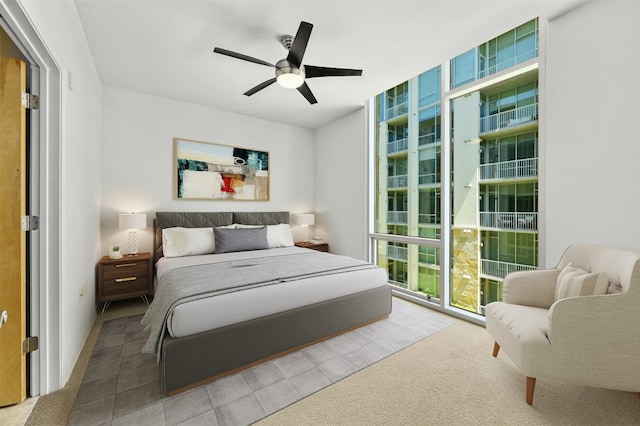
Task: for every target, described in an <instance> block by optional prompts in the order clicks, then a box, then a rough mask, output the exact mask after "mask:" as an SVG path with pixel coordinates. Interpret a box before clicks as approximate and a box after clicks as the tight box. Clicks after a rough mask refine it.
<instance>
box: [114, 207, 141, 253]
mask: <svg viewBox="0 0 640 426" xmlns="http://www.w3.org/2000/svg"><path fill="white" fill-rule="evenodd" d="M146 227H147V215H146V214H145V213H121V214H120V229H128V230H129V256H135V255H136V254H138V229H144V228H146Z"/></svg>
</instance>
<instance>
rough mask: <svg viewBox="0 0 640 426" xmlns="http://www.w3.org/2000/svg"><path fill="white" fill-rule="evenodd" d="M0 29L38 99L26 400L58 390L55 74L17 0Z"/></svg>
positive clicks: (3, 11)
mask: <svg viewBox="0 0 640 426" xmlns="http://www.w3.org/2000/svg"><path fill="white" fill-rule="evenodd" d="M0 26H2V27H3V29H4V30H5V31H6V32H7V34H8V35H9V37H10V38H11V39H12V40H13V42H14V43H15V44H16V46H18V48H19V49H20V51H21V52H22V53H23V55H24V56H25V57H26V58H27V59H28V61H27V62H28V66H29V73H30V80H29V81H28V83H27V85H28V86H29V87H30V89H31V92H32V93H34V94H38V95H39V96H40V108H39V110H32V112H31V119H30V122H29V124H28V126H29V127H28V129H27V132H28V144H29V150H30V151H29V157H28V158H27V162H28V163H29V164H30V166H29V169H28V176H27V180H28V182H29V184H28V186H29V200H28V204H29V206H30V208H29V211H28V212H27V214H32V215H36V216H40V229H39V230H37V231H33V232H29V233H28V234H27V239H28V246H29V253H27V256H28V266H27V268H28V269H29V270H28V271H27V273H28V276H29V288H28V300H27V305H28V306H27V312H28V318H27V324H28V329H27V334H28V335H30V336H38V337H39V340H40V345H39V346H40V347H39V349H38V350H37V351H35V352H32V353H31V354H30V357H29V366H28V371H27V374H28V389H29V395H28V396H37V395H44V394H47V393H50V392H53V391H56V390H58V389H60V388H61V387H62V383H61V348H60V342H61V339H60V262H59V254H58V253H59V251H60V220H61V217H60V196H61V191H60V156H61V152H60V140H61V92H62V78H61V75H62V73H61V70H60V67H59V66H58V64H57V63H56V61H55V59H54V58H53V57H52V56H51V53H50V52H49V50H48V48H47V47H46V45H45V43H44V42H43V41H42V39H41V38H40V36H39V35H38V32H37V31H36V29H35V28H34V27H33V25H32V23H31V20H30V19H29V17H28V16H27V14H26V12H25V10H24V9H23V7H22V5H21V4H20V3H19V2H16V1H14V0H0Z"/></svg>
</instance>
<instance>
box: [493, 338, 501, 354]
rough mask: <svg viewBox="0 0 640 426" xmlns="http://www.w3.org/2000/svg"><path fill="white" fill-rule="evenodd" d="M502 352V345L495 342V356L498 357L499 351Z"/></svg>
mask: <svg viewBox="0 0 640 426" xmlns="http://www.w3.org/2000/svg"><path fill="white" fill-rule="evenodd" d="M499 350H500V345H499V344H498V342H493V356H494V357H497V356H498V351H499Z"/></svg>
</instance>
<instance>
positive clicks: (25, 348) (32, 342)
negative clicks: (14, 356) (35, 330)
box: [22, 336, 38, 354]
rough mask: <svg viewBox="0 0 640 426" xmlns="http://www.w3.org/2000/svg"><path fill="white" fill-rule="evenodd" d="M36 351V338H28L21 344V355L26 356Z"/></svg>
mask: <svg viewBox="0 0 640 426" xmlns="http://www.w3.org/2000/svg"><path fill="white" fill-rule="evenodd" d="M36 350H38V336H30V337H27V338H26V339H24V341H23V342H22V353H23V354H28V353H29V352H33V351H36Z"/></svg>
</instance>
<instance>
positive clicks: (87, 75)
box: [20, 0, 101, 393]
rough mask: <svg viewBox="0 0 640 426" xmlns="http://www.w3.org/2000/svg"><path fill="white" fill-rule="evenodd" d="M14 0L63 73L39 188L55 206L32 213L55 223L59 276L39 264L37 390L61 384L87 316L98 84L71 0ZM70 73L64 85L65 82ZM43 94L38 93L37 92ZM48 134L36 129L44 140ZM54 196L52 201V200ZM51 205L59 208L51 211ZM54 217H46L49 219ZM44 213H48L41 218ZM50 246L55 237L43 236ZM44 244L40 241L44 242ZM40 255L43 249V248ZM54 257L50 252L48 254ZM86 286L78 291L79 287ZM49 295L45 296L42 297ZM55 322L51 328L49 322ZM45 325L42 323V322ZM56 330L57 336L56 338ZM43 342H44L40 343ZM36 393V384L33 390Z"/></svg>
mask: <svg viewBox="0 0 640 426" xmlns="http://www.w3.org/2000/svg"><path fill="white" fill-rule="evenodd" d="M20 4H21V5H22V7H23V8H24V11H25V13H26V14H27V16H28V17H29V19H30V21H31V23H32V25H33V26H34V27H35V29H36V31H37V33H38V34H39V35H40V37H41V39H42V41H43V43H44V45H45V46H46V48H47V49H48V51H49V52H50V54H51V56H52V57H53V58H54V59H55V61H56V63H57V64H58V66H59V68H60V70H61V74H62V76H63V80H62V88H61V103H60V127H59V128H60V135H59V136H60V141H61V142H60V150H59V152H49V151H48V147H44V146H43V147H41V149H42V150H45V151H47V157H42V158H46V161H47V162H48V164H46V165H41V169H43V168H51V169H54V170H57V168H58V166H59V167H60V176H59V182H60V187H59V193H58V192H57V188H51V187H49V185H47V186H46V187H42V188H40V190H41V191H44V192H45V195H44V197H52V196H59V203H60V211H59V212H53V214H52V216H50V217H49V216H47V215H46V212H44V211H41V212H39V214H40V215H41V218H42V220H43V222H44V223H42V232H44V230H46V229H53V231H47V232H51V233H52V234H51V235H55V234H56V232H55V231H56V230H58V229H59V235H60V236H59V242H58V244H57V248H58V251H59V252H58V253H57V256H59V259H60V260H59V265H56V266H53V267H52V268H53V270H56V269H57V268H58V267H59V276H58V277H55V278H58V279H59V280H58V279H50V278H52V277H51V276H50V275H49V271H41V279H43V280H46V282H44V283H41V284H40V287H41V289H43V290H44V291H43V292H42V294H41V295H40V296H41V297H42V298H43V299H44V300H43V304H45V305H46V306H47V307H48V308H47V312H46V315H45V317H44V318H43V320H42V323H43V324H45V329H41V332H42V333H43V334H42V336H41V337H43V340H42V342H41V345H42V346H44V345H46V351H47V353H48V355H47V359H44V360H42V361H41V362H42V363H44V364H47V365H42V368H43V369H44V373H45V376H44V377H43V378H42V380H43V383H45V385H44V388H43V391H44V392H45V393H46V392H48V391H53V390H57V389H58V388H59V387H61V386H63V385H64V384H65V383H66V382H67V380H68V378H69V376H70V375H71V371H72V370H73V367H74V365H75V362H76V359H77V357H78V355H79V353H80V351H81V349H82V347H83V345H84V342H85V339H86V337H87V335H88V333H89V330H90V329H91V326H92V325H93V322H94V320H95V316H96V312H95V290H94V289H95V264H96V261H97V259H98V244H99V240H100V234H99V217H100V209H99V206H100V167H101V165H100V164H101V163H100V133H101V132H100V126H101V119H100V93H101V84H100V81H99V77H98V74H97V71H96V69H95V66H94V64H93V59H92V57H91V54H90V52H89V48H88V45H87V42H86V39H85V36H84V32H83V29H82V26H81V24H80V20H79V17H78V14H77V11H76V8H75V4H74V3H73V2H43V1H37V0H21V1H20ZM69 75H71V76H72V78H71V81H72V88H69V86H68V76H69ZM41 96H44V97H46V96H47V94H46V93H41ZM47 138H48V136H47V135H42V140H41V141H43V142H45V143H46V141H47V140H48V139H47ZM52 204H57V201H55V202H52ZM58 213H59V216H58ZM56 220H57V223H52V222H53V221H56ZM48 221H52V222H51V223H49V222H48ZM51 245H53V246H55V245H56V244H55V242H54V243H53V244H51ZM47 250H48V248H47ZM46 256H48V255H46ZM51 257H52V258H55V254H52V255H51ZM83 285H86V287H87V293H86V294H85V295H84V296H83V297H81V296H80V288H81V287H82V286H83ZM51 296H53V297H57V300H56V299H49V297H51ZM58 325H59V330H53V329H52V328H51V327H56V326H58ZM47 328H48V330H47ZM58 333H59V340H58ZM43 350H44V349H43ZM35 392H36V393H38V390H37V389H36V390H35Z"/></svg>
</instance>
